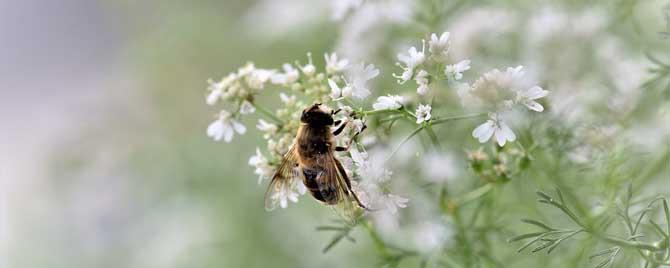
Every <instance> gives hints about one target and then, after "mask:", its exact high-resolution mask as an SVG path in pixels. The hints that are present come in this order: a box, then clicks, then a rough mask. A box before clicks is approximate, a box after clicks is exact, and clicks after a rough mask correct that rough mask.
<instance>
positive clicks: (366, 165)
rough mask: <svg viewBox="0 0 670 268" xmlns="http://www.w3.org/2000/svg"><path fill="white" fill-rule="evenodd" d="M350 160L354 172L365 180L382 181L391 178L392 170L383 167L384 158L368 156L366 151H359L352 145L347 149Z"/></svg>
mask: <svg viewBox="0 0 670 268" xmlns="http://www.w3.org/2000/svg"><path fill="white" fill-rule="evenodd" d="M349 154H350V155H351V160H353V161H354V164H355V165H356V174H357V175H358V176H359V177H361V178H364V179H365V180H366V181H371V182H374V183H382V182H386V181H388V180H389V179H391V175H392V172H391V171H389V170H387V169H386V168H385V167H384V162H385V161H384V159H383V158H381V157H372V158H369V157H368V153H366V152H359V151H358V149H357V148H356V147H355V146H354V147H352V148H351V149H350V150H349Z"/></svg>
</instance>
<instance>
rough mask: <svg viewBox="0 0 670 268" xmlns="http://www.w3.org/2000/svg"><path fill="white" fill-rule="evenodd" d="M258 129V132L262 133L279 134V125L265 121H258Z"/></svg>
mask: <svg viewBox="0 0 670 268" xmlns="http://www.w3.org/2000/svg"><path fill="white" fill-rule="evenodd" d="M256 128H258V130H260V131H263V132H267V133H270V134H274V133H275V132H277V129H278V127H277V125H275V124H272V123H268V122H267V121H265V120H263V119H258V124H256Z"/></svg>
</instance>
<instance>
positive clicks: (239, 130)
mask: <svg viewBox="0 0 670 268" xmlns="http://www.w3.org/2000/svg"><path fill="white" fill-rule="evenodd" d="M231 122H232V124H233V128H234V129H235V131H236V132H237V133H239V134H240V135H241V134H244V133H245V132H247V128H246V127H245V126H244V125H242V124H241V123H240V122H238V121H236V120H232V121H231Z"/></svg>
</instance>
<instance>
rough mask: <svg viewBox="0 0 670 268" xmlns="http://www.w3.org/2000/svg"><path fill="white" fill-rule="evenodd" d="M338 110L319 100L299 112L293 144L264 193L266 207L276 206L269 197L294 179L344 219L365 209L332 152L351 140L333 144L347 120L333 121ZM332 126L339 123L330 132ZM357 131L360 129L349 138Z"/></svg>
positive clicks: (345, 148) (287, 186)
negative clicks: (297, 127) (342, 143)
mask: <svg viewBox="0 0 670 268" xmlns="http://www.w3.org/2000/svg"><path fill="white" fill-rule="evenodd" d="M339 111H340V110H339V109H338V110H330V111H328V110H327V108H325V107H322V105H321V104H320V103H317V104H314V105H312V106H310V107H308V108H306V109H305V110H303V111H302V115H301V117H300V123H301V124H300V128H299V129H298V133H297V135H296V137H295V141H294V143H293V146H291V148H290V149H289V150H288V152H287V153H286V154H285V155H284V157H283V158H282V161H281V163H280V164H279V167H278V168H277V170H276V171H275V173H274V175H273V176H272V180H271V181H270V184H269V185H268V189H267V191H266V193H265V209H266V210H268V211H270V210H273V209H274V208H275V206H276V204H275V202H273V200H272V197H273V196H274V195H275V194H276V193H278V192H280V191H282V190H284V189H289V188H290V186H291V183H292V182H293V180H294V179H299V180H300V181H302V183H303V184H304V185H305V187H306V188H307V189H308V190H309V192H310V193H311V195H312V197H314V199H316V200H317V201H319V202H321V203H323V204H326V205H329V206H331V207H333V208H334V209H335V210H336V211H337V212H338V213H339V214H340V215H342V216H343V217H344V218H345V219H347V220H353V219H354V218H355V217H356V213H357V212H360V211H361V209H366V207H365V206H364V205H363V204H362V203H361V201H360V200H359V199H358V196H356V193H354V191H353V190H351V182H350V181H349V177H348V176H347V173H346V171H345V170H344V167H343V166H342V163H340V161H339V160H338V159H337V158H336V157H335V154H334V152H335V151H347V150H348V149H349V147H350V146H351V142H349V144H347V146H346V147H340V146H336V144H335V136H337V135H339V134H341V133H342V131H343V130H344V127H345V126H346V124H347V121H345V122H343V123H341V122H340V121H339V120H338V121H334V119H333V115H335V114H337V113H338V112H339ZM335 125H339V126H338V127H337V128H336V129H335V130H334V131H333V130H332V128H333V127H334V126H335ZM363 129H365V125H364V126H363ZM361 131H362V129H361ZM358 134H360V131H359V132H357V133H355V134H354V135H353V137H352V138H351V141H353V140H354V139H355V137H356V136H357V135H358Z"/></svg>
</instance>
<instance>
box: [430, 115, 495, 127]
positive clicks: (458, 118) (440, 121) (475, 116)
mask: <svg viewBox="0 0 670 268" xmlns="http://www.w3.org/2000/svg"><path fill="white" fill-rule="evenodd" d="M485 115H487V113H478V114H466V115H457V116H452V117H444V118H437V119H433V120H432V121H430V122H431V124H433V125H437V124H442V123H446V122H449V121H456V120H461V119H469V118H477V117H482V116H485Z"/></svg>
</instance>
